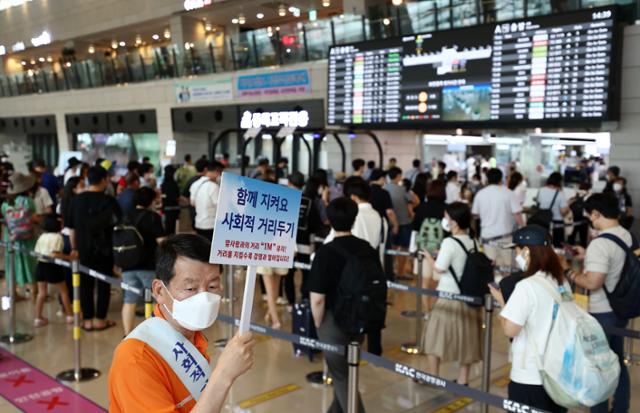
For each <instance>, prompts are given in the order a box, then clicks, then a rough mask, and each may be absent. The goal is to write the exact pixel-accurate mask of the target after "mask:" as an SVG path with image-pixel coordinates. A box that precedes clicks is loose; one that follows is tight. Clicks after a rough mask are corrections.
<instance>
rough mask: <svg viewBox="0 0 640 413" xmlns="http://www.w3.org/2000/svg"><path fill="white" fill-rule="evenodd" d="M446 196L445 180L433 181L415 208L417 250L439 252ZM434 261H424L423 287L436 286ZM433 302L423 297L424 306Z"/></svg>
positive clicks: (442, 234)
mask: <svg viewBox="0 0 640 413" xmlns="http://www.w3.org/2000/svg"><path fill="white" fill-rule="evenodd" d="M446 197H447V195H446V192H445V182H444V181H442V180H439V179H436V180H435V181H431V183H430V184H429V187H428V189H427V196H426V198H427V199H426V201H425V200H422V201H421V202H420V204H419V205H418V206H417V207H416V209H415V210H414V213H415V215H414V217H413V234H412V239H415V244H416V245H415V247H416V248H417V250H420V251H427V252H428V253H429V254H431V255H432V256H435V254H437V252H438V250H439V249H440V244H441V243H442V240H443V239H444V237H445V236H446V233H445V232H446V231H445V230H444V228H442V219H443V218H444V208H445V205H446V204H445V199H446ZM432 261H433V260H431V261H429V260H424V261H423V266H424V267H423V274H422V275H423V277H422V288H431V289H433V288H436V284H435V282H434V280H433V276H432V272H433V268H432V266H431V263H432ZM433 303H434V300H433V298H432V297H428V296H423V297H422V306H423V308H425V309H431V308H432V307H433Z"/></svg>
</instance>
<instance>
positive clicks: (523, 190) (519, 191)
mask: <svg viewBox="0 0 640 413" xmlns="http://www.w3.org/2000/svg"><path fill="white" fill-rule="evenodd" d="M513 193H514V195H515V196H516V200H517V201H518V204H519V205H520V206H521V207H522V206H523V205H524V201H526V199H527V182H526V181H522V182H520V184H519V185H518V186H516V188H515V189H514V190H513Z"/></svg>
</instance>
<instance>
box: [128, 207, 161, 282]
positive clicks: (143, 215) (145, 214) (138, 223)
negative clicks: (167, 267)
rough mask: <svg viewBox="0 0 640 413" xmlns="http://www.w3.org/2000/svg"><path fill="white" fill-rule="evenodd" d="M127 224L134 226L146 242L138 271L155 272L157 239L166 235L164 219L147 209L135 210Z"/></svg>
mask: <svg viewBox="0 0 640 413" xmlns="http://www.w3.org/2000/svg"><path fill="white" fill-rule="evenodd" d="M127 222H128V223H130V224H133V225H134V226H135V227H136V229H137V230H138V232H139V233H140V235H142V239H143V241H144V248H143V257H142V259H141V261H140V265H138V266H137V268H135V269H136V270H151V271H153V270H155V269H156V250H157V249H158V242H157V241H156V238H162V237H164V236H165V235H166V233H165V231H164V227H163V226H162V218H161V217H160V215H158V214H156V213H155V212H153V211H149V210H146V209H135V210H134V211H133V212H132V213H131V214H129V216H128V217H127Z"/></svg>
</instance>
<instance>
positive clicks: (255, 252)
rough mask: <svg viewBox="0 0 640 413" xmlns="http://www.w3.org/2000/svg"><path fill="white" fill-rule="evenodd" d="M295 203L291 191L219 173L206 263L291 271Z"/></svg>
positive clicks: (297, 200) (297, 201)
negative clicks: (208, 260) (215, 210)
mask: <svg viewBox="0 0 640 413" xmlns="http://www.w3.org/2000/svg"><path fill="white" fill-rule="evenodd" d="M300 198H301V192H300V191H297V190H295V189H291V188H287V187H285V186H282V185H276V184H271V183H268V182H264V181H260V180H257V179H251V178H247V177H245V176H239V175H235V174H232V173H228V172H224V173H223V174H222V181H221V184H220V198H219V199H218V209H217V212H216V222H215V228H214V233H213V242H212V245H211V257H210V261H211V262H212V263H215V264H231V265H260V266H265V267H276V268H291V267H292V266H293V255H294V251H295V247H296V235H297V230H298V213H299V210H300Z"/></svg>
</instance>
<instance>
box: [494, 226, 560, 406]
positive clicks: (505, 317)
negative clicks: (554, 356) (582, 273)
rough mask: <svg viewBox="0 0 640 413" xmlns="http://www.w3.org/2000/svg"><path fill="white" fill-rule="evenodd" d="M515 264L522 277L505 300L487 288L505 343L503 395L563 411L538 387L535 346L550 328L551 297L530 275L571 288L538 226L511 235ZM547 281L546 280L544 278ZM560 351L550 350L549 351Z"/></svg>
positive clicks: (541, 346)
mask: <svg viewBox="0 0 640 413" xmlns="http://www.w3.org/2000/svg"><path fill="white" fill-rule="evenodd" d="M513 243H514V244H515V253H516V263H517V265H518V267H519V268H520V270H522V271H523V272H524V274H523V279H522V281H520V282H518V283H517V284H516V287H515V289H514V291H513V293H512V294H511V296H510V297H509V301H508V302H506V303H505V301H504V298H503V296H502V293H501V291H500V290H499V289H496V288H494V287H493V286H492V287H490V289H491V294H492V295H493V297H494V298H495V299H496V301H498V303H500V305H501V306H502V308H503V309H502V311H501V312H500V317H499V320H500V324H501V326H502V329H503V331H504V333H505V335H506V336H507V337H509V338H512V339H513V342H512V344H511V352H510V354H511V360H512V366H511V373H510V379H511V381H510V383H509V388H508V393H509V399H511V400H514V401H516V402H519V403H524V404H526V405H529V406H531V407H535V408H538V409H542V410H545V411H548V412H551V413H562V412H566V411H567V409H566V408H564V407H562V406H560V405H558V404H556V403H555V402H554V401H553V399H551V397H550V396H549V395H548V394H547V392H546V390H545V388H544V387H543V378H542V376H541V375H540V372H539V368H538V364H537V362H536V354H535V353H536V350H535V349H534V348H533V346H534V345H535V347H536V348H537V349H538V352H539V353H540V352H543V351H544V350H542V349H544V348H546V344H547V340H548V338H549V332H550V330H551V325H552V320H553V314H554V299H553V297H552V296H551V295H550V294H549V293H548V292H547V291H546V289H545V288H544V287H543V286H542V285H541V284H539V283H538V282H536V281H537V280H534V278H540V279H543V280H548V282H550V283H551V284H552V285H554V286H555V288H559V287H563V288H564V289H565V290H566V291H571V286H570V285H569V283H568V282H567V281H566V280H565V277H564V271H563V270H562V266H561V264H560V261H559V259H558V256H557V255H556V254H555V252H554V251H553V248H552V247H551V242H550V240H549V234H548V233H547V231H546V230H545V229H544V228H542V227H540V226H538V225H528V226H526V227H523V228H521V229H519V230H517V231H516V232H515V233H514V234H513ZM544 282H547V281H544ZM554 350H557V351H560V349H550V351H554Z"/></svg>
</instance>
